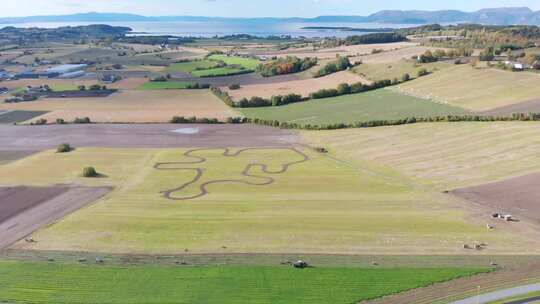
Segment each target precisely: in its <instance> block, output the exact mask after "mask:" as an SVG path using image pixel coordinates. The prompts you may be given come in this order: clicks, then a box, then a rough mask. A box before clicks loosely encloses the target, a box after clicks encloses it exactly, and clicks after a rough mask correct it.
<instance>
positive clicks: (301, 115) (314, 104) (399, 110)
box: [241, 89, 467, 125]
mask: <svg viewBox="0 0 540 304" xmlns="http://www.w3.org/2000/svg"><path fill="white" fill-rule="evenodd" d="M241 112H242V113H243V114H244V115H245V116H246V117H251V118H260V119H266V120H278V121H286V122H295V123H298V124H302V125H308V124H311V125H326V124H335V123H354V122H359V121H371V120H392V119H403V118H408V117H432V116H445V115H450V114H465V113H467V112H466V111H465V110H463V109H460V108H457V107H452V106H448V105H443V104H438V103H434V102H431V101H427V100H422V99H419V98H416V97H411V96H407V95H402V94H399V93H395V92H392V91H391V90H387V89H381V90H376V91H371V92H366V93H359V94H351V95H344V96H339V97H332V98H324V99H316V100H310V101H306V102H301V103H295V104H289V105H285V106H279V107H266V108H244V109H241Z"/></svg>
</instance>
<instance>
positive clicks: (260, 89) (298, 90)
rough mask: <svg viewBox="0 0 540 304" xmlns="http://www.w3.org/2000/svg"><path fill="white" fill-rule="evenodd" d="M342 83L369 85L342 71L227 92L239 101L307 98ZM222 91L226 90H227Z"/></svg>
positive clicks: (359, 78)
mask: <svg viewBox="0 0 540 304" xmlns="http://www.w3.org/2000/svg"><path fill="white" fill-rule="evenodd" d="M344 82H346V83H349V84H352V83H356V82H363V83H369V81H368V80H366V79H365V78H363V77H361V76H359V75H356V74H354V73H351V72H349V71H342V72H338V73H334V74H330V75H328V76H325V77H320V78H309V79H302V80H293V81H286V82H277V83H265V84H253V85H245V86H242V87H241V88H240V89H239V90H232V91H231V90H228V91H229V94H230V95H231V97H232V98H233V99H241V98H244V97H245V98H251V97H253V96H259V97H266V98H269V97H272V96H274V95H286V94H291V93H295V94H300V95H302V96H308V95H309V94H310V93H313V92H315V91H318V90H320V89H334V88H336V87H337V86H338V85H339V84H340V83H344ZM223 89H224V90H227V88H223Z"/></svg>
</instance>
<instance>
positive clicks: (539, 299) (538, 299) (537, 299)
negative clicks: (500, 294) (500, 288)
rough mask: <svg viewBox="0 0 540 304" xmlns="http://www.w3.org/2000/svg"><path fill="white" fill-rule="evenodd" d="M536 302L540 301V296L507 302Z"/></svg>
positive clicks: (527, 303) (533, 303)
mask: <svg viewBox="0 0 540 304" xmlns="http://www.w3.org/2000/svg"><path fill="white" fill-rule="evenodd" d="M535 303H540V297H534V298H529V299H524V300H517V301H512V302H508V303H506V304H535Z"/></svg>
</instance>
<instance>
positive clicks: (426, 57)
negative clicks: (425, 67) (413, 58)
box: [418, 50, 439, 63]
mask: <svg viewBox="0 0 540 304" xmlns="http://www.w3.org/2000/svg"><path fill="white" fill-rule="evenodd" d="M438 60H439V59H438V58H437V57H435V56H434V55H433V53H432V52H431V51H429V50H428V51H426V52H425V53H424V54H422V55H420V56H418V62H421V63H430V62H437V61H438Z"/></svg>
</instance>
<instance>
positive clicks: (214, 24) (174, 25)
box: [0, 21, 411, 38]
mask: <svg viewBox="0 0 540 304" xmlns="http://www.w3.org/2000/svg"><path fill="white" fill-rule="evenodd" d="M89 24H96V22H69V23H68V22H42V23H16V24H0V28H2V27H5V26H15V27H25V28H29V27H39V28H56V27H60V26H78V25H89ZM106 24H109V25H113V26H127V27H130V28H131V29H133V35H143V34H144V35H173V36H181V37H186V36H187V37H207V38H208V37H214V36H225V35H234V34H250V35H254V36H271V35H275V36H283V35H289V36H292V37H301V36H302V37H307V38H315V37H346V36H350V35H361V34H365V33H359V32H350V31H336V30H307V29H302V28H303V27H307V26H311V27H313V26H325V27H352V28H368V29H369V28H403V27H410V26H411V25H404V24H377V23H326V22H325V23H315V22H309V23H294V22H283V21H268V22H237V21H236V22H234V21H204V22H196V21H171V22H106Z"/></svg>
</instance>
